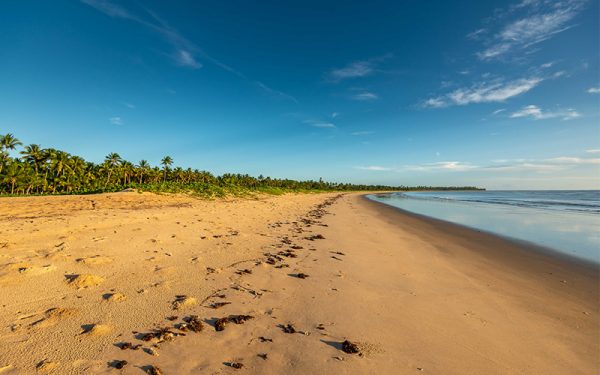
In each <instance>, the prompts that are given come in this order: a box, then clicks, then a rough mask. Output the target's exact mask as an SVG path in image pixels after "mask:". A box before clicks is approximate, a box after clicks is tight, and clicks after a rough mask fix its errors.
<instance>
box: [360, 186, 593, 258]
mask: <svg viewBox="0 0 600 375" xmlns="http://www.w3.org/2000/svg"><path fill="white" fill-rule="evenodd" d="M368 195H375V194H374V193H368V194H361V197H362V198H363V199H364V200H365V201H367V202H371V203H374V204H375V205H376V206H383V207H385V208H386V209H388V208H389V209H391V210H392V211H399V212H400V213H401V214H403V215H406V216H410V217H413V218H415V219H421V220H423V221H424V222H427V223H430V224H431V225H434V226H435V225H441V226H442V227H444V226H446V228H447V229H446V231H447V232H452V231H461V230H467V231H472V232H475V233H481V234H484V235H488V236H491V237H496V238H499V239H502V240H505V241H507V242H509V243H511V244H513V245H515V246H519V247H522V248H524V249H525V250H526V251H531V252H534V253H538V254H541V255H546V256H549V257H553V258H557V260H560V261H564V262H567V263H573V264H576V265H580V266H583V267H589V268H600V263H596V262H594V261H591V260H587V259H584V258H580V257H577V256H575V255H571V254H569V253H565V252H564V251H561V250H557V249H554V248H552V247H549V246H544V245H541V244H537V243H535V242H532V241H528V240H523V239H520V238H516V237H511V236H508V235H502V234H500V233H495V232H492V231H488V230H485V229H479V228H475V227H470V226H468V225H465V224H460V223H455V222H452V221H448V220H444V219H438V218H436V217H433V216H428V215H425V214H420V213H417V212H412V211H409V210H405V209H403V208H400V207H395V206H391V205H388V204H385V203H382V202H377V201H374V200H372V199H369V198H368V197H367V196H368Z"/></svg>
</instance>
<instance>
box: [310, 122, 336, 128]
mask: <svg viewBox="0 0 600 375" xmlns="http://www.w3.org/2000/svg"><path fill="white" fill-rule="evenodd" d="M310 126H314V127H315V128H335V124H332V123H330V122H315V123H314V124H310Z"/></svg>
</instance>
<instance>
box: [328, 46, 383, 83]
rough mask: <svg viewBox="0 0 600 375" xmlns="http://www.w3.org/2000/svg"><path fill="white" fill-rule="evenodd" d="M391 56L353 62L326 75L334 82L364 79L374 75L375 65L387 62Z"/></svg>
mask: <svg viewBox="0 0 600 375" xmlns="http://www.w3.org/2000/svg"><path fill="white" fill-rule="evenodd" d="M391 56H392V55H391V54H389V53H388V54H385V55H383V56H379V57H374V58H371V59H369V60H362V61H354V62H351V63H350V64H348V65H346V66H345V67H343V68H338V69H333V70H332V71H330V72H329V73H328V76H329V78H330V79H331V80H332V81H334V82H339V81H341V80H344V79H349V78H359V77H366V76H369V75H371V74H373V73H375V71H376V70H375V66H376V64H377V63H379V62H381V61H384V60H387V59H388V58H390V57H391Z"/></svg>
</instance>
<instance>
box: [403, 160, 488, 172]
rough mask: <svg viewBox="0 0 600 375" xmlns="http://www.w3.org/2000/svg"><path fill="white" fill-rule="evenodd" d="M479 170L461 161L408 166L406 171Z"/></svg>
mask: <svg viewBox="0 0 600 375" xmlns="http://www.w3.org/2000/svg"><path fill="white" fill-rule="evenodd" d="M476 168H478V167H477V166H475V165H472V164H470V163H463V162H460V161H441V162H438V163H426V164H419V165H407V166H405V167H404V169H407V170H411V171H424V172H428V171H448V172H465V171H469V170H472V169H476Z"/></svg>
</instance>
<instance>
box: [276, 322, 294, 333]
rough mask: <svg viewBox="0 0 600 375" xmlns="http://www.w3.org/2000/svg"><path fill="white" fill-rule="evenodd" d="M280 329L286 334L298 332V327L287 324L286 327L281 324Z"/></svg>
mask: <svg viewBox="0 0 600 375" xmlns="http://www.w3.org/2000/svg"><path fill="white" fill-rule="evenodd" d="M279 327H280V328H281V329H282V330H283V332H285V333H296V332H297V331H296V327H294V326H293V325H292V324H286V325H283V324H281V325H280V326H279Z"/></svg>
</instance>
